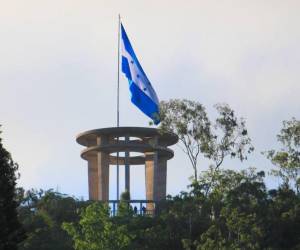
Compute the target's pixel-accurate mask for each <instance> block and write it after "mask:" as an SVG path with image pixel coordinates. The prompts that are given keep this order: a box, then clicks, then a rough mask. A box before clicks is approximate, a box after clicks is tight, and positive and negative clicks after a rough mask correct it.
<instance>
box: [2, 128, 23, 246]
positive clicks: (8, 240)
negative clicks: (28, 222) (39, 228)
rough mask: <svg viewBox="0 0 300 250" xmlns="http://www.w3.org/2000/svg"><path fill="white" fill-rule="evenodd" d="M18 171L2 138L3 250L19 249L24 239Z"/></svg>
mask: <svg viewBox="0 0 300 250" xmlns="http://www.w3.org/2000/svg"><path fill="white" fill-rule="evenodd" d="M0 133H1V131H0ZM17 170H18V165H17V164H16V163H15V162H14V161H13V160H12V158H11V155H10V153H9V152H8V151H7V150H6V149H5V148H4V147H3V145H2V139H1V138H0V249H3V250H6V249H7V250H14V249H17V244H18V243H19V242H21V241H22V240H23V239H24V231H23V229H22V226H21V224H20V222H19V219H18V214H17V207H18V205H19V204H18V202H17V193H16V180H17V176H16V171H17Z"/></svg>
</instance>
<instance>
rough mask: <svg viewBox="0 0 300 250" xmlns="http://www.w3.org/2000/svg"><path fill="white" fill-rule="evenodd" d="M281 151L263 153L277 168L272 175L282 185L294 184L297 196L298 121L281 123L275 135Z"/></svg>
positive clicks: (299, 163) (299, 168)
mask: <svg viewBox="0 0 300 250" xmlns="http://www.w3.org/2000/svg"><path fill="white" fill-rule="evenodd" d="M277 140H278V141H279V142H280V143H281V146H282V148H281V150H279V151H275V150H269V151H267V152H265V154H266V156H267V158H268V159H270V160H271V161H272V163H273V164H274V165H275V166H276V167H277V169H273V170H272V172H271V173H272V174H273V175H275V176H279V177H280V178H282V180H283V182H284V184H286V185H290V184H291V183H293V184H294V187H295V188H296V190H297V193H298V194H299V191H300V190H299V189H300V121H299V120H296V119H295V118H292V119H291V120H290V121H283V128H282V129H281V131H280V133H279V134H278V135H277Z"/></svg>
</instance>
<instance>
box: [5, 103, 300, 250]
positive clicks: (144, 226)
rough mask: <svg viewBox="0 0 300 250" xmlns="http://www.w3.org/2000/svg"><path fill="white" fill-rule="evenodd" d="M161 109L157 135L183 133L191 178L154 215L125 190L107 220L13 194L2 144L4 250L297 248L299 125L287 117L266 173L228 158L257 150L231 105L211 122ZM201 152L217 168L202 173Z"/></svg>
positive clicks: (196, 112) (92, 211)
mask: <svg viewBox="0 0 300 250" xmlns="http://www.w3.org/2000/svg"><path fill="white" fill-rule="evenodd" d="M160 108H161V110H160V111H161V114H160V115H161V119H162V121H161V124H160V127H159V129H160V131H161V133H164V132H165V131H172V132H174V133H176V134H177V135H178V137H179V141H180V142H179V143H180V145H181V148H182V150H183V151H184V152H185V153H186V155H187V157H188V159H189V161H190V164H191V166H192V170H193V176H192V177H191V182H190V183H191V184H190V186H189V188H188V191H185V192H181V193H180V194H178V195H176V196H173V197H172V196H168V197H167V199H166V200H165V201H162V202H160V203H157V204H156V213H155V216H151V215H145V214H144V215H139V214H137V213H136V212H135V211H134V209H133V208H132V207H131V206H130V204H129V203H128V194H125V195H124V196H123V199H122V200H121V203H120V205H119V208H118V211H117V214H116V216H111V213H110V208H109V206H108V205H107V204H105V203H100V202H91V201H83V200H78V199H76V198H74V197H70V196H68V195H64V194H61V193H58V192H54V191H53V190H48V191H43V190H30V191H26V192H25V191H24V190H23V189H22V188H16V179H17V176H16V172H17V169H18V165H17V164H16V163H14V162H13V160H12V158H11V156H10V154H9V153H8V152H7V151H6V150H5V149H4V147H3V145H2V143H1V138H0V250H2V249H3V250H14V249H21V250H25V249H28V250H29V249H30V250H35V249H36V250H48V249H49V250H50V249H51V250H52V249H53V250H54V249H55V250H60V249H64V250H68V249H76V250H100V249H103V250H110V249H111V250H117V249H128V250H134V249H166V250H168V249H172V250H173V249H174V250H176V249H185V250H192V249H193V250H201V249H205V250H215V249H224V250H226V249H230V250H231V249H245V250H247V249H267V250H271V249H274V250H275V249H278V250H279V249H300V193H299V192H300V121H299V120H297V119H295V118H292V119H290V120H289V121H284V122H283V126H282V129H281V131H280V132H279V134H278V135H277V139H278V142H279V144H280V146H279V148H280V149H279V150H273V149H271V150H268V151H265V152H263V154H264V155H265V156H266V157H267V158H268V159H270V161H271V162H272V163H273V166H274V168H273V169H272V170H271V171H270V172H268V173H266V172H263V171H257V170H256V169H255V168H249V169H247V170H240V171H233V170H226V169H224V167H223V166H222V165H223V162H224V159H226V158H237V159H239V160H240V161H244V160H246V159H247V156H248V154H250V153H252V152H253V150H254V147H253V145H252V143H251V139H250V136H249V133H248V130H247V128H246V123H245V120H244V119H242V118H238V117H236V115H235V112H234V111H233V110H232V109H231V108H230V107H229V106H228V105H216V114H217V115H216V117H215V119H213V120H212V119H211V118H209V116H208V114H207V113H206V110H205V108H204V107H203V106H202V105H201V104H200V103H197V102H193V101H189V100H170V101H168V102H162V103H161V106H160ZM200 155H202V156H203V157H205V158H207V159H208V160H209V161H210V162H211V164H210V166H209V168H208V170H206V171H199V170H201V169H199V166H198V158H199V156H200ZM261 167H263V166H260V168H261ZM202 170H203V169H202ZM269 174H270V175H273V176H277V177H278V178H279V179H280V183H281V184H280V185H279V186H278V187H277V188H275V189H271V190H268V189H267V188H266V184H265V178H266V176H267V175H269ZM126 197H127V198H126Z"/></svg>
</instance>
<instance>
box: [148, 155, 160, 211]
mask: <svg viewBox="0 0 300 250" xmlns="http://www.w3.org/2000/svg"><path fill="white" fill-rule="evenodd" d="M157 161H158V156H157V153H156V152H151V153H145V184H146V200H153V201H155V198H156V195H155V189H156V187H155V185H156V183H155V176H156V173H155V172H156V171H155V170H156V168H157ZM147 210H154V204H152V203H147Z"/></svg>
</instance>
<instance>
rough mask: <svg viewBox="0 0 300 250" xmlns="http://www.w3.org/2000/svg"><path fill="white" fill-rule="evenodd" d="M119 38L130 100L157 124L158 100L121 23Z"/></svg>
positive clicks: (123, 70) (158, 121)
mask: <svg viewBox="0 0 300 250" xmlns="http://www.w3.org/2000/svg"><path fill="white" fill-rule="evenodd" d="M121 38H122V39H121V50H122V72H123V73H124V74H125V75H126V77H127V79H128V82H129V90H130V92H131V102H132V103H133V104H135V105H136V106H137V107H138V108H139V109H140V110H141V111H142V112H143V113H144V114H146V115H147V116H149V117H150V118H151V119H152V120H153V122H154V124H158V123H160V118H159V100H158V98H157V95H156V93H155V91H154V89H153V87H152V85H151V83H150V81H149V80H148V78H147V76H146V74H145V72H144V70H143V69H142V66H141V65H140V63H139V61H138V59H137V57H136V55H135V53H134V51H133V48H132V46H131V44H130V41H129V39H128V37H127V34H126V32H125V29H124V27H123V25H122V24H121Z"/></svg>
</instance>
